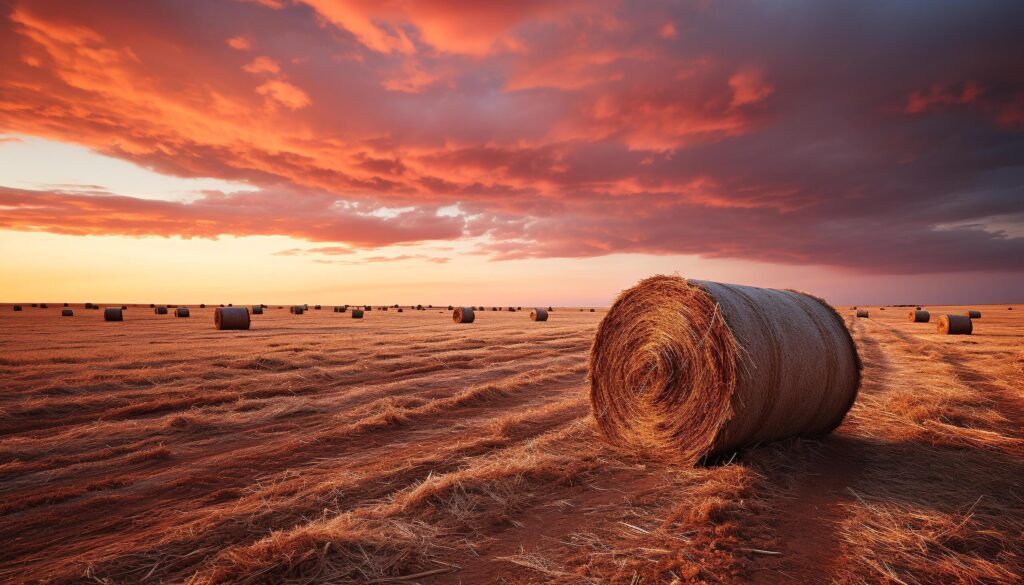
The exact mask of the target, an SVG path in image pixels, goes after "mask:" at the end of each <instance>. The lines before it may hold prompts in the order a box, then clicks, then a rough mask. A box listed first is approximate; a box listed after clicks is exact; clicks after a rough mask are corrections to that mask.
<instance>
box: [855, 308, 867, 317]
mask: <svg viewBox="0 0 1024 585" xmlns="http://www.w3.org/2000/svg"><path fill="white" fill-rule="evenodd" d="M857 317H858V318H860V319H868V318H869V316H868V310H867V309H857Z"/></svg>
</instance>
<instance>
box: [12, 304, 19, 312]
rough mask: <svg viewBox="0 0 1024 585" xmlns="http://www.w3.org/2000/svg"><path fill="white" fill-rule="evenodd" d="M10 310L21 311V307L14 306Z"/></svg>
mask: <svg viewBox="0 0 1024 585" xmlns="http://www.w3.org/2000/svg"><path fill="white" fill-rule="evenodd" d="M11 309H13V310H15V311H20V310H21V305H14V306H13V307H11Z"/></svg>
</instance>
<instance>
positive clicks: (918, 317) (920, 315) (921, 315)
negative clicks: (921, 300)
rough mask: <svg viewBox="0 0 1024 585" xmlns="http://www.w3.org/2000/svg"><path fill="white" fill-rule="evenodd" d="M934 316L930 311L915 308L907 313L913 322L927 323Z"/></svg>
mask: <svg viewBox="0 0 1024 585" xmlns="http://www.w3.org/2000/svg"><path fill="white" fill-rule="evenodd" d="M931 318H932V315H931V313H929V312H928V311H921V310H914V311H911V312H910V313H909V314H908V315H907V319H908V320H909V321H910V322H911V323H927V322H928V320H929V319H931Z"/></svg>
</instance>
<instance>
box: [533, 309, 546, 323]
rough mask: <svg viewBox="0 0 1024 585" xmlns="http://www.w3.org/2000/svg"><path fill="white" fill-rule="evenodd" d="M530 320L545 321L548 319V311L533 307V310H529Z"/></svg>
mask: <svg viewBox="0 0 1024 585" xmlns="http://www.w3.org/2000/svg"><path fill="white" fill-rule="evenodd" d="M530 320H531V321H547V320H548V312H547V311H546V310H544V309H540V308H537V309H534V310H532V311H530Z"/></svg>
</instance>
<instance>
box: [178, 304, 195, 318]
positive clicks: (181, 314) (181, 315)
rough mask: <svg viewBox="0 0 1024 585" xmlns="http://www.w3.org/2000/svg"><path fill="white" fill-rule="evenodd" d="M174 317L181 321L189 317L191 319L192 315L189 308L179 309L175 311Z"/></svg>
mask: <svg viewBox="0 0 1024 585" xmlns="http://www.w3.org/2000/svg"><path fill="white" fill-rule="evenodd" d="M174 316H175V317H178V318H179V319H184V318H187V317H191V316H192V314H191V313H189V312H188V307H178V308H176V309H174Z"/></svg>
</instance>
